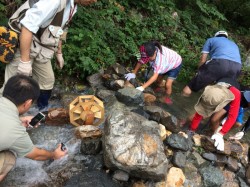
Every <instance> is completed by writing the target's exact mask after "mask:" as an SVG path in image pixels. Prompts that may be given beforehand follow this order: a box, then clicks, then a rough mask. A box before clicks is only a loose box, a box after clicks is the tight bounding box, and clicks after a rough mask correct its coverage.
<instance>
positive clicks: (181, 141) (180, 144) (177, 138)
mask: <svg viewBox="0 0 250 187" xmlns="http://www.w3.org/2000/svg"><path fill="white" fill-rule="evenodd" d="M164 143H166V144H168V145H170V146H171V147H173V148H175V149H180V150H182V151H188V149H189V145H188V141H187V139H186V138H184V137H183V136H181V135H179V134H171V135H170V136H169V137H167V139H166V140H165V141H164Z"/></svg>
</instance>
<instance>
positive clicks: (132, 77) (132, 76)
mask: <svg viewBox="0 0 250 187" xmlns="http://www.w3.org/2000/svg"><path fill="white" fill-rule="evenodd" d="M135 77H136V75H135V74H134V73H128V74H125V79H127V80H128V81H129V80H130V79H134V78H135Z"/></svg>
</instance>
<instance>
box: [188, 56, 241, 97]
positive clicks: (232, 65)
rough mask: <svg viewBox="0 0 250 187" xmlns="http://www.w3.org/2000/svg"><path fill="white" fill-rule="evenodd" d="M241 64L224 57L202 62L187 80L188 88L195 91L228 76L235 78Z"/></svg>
mask: <svg viewBox="0 0 250 187" xmlns="http://www.w3.org/2000/svg"><path fill="white" fill-rule="evenodd" d="M240 71H241V64H240V63H237V62H233V61H230V60H225V59H213V60H211V61H209V62H208V63H205V64H203V65H202V66H201V67H200V68H199V70H198V73H197V74H196V75H195V77H194V78H193V79H192V80H191V81H190V82H189V84H188V86H189V88H190V89H191V90H192V91H194V92H197V91H199V90H201V89H203V88H204V87H206V86H207V85H209V84H213V83H215V82H217V81H218V80H220V79H222V78H224V77H228V78H232V79H234V80H236V79H237V78H238V76H239V75H240Z"/></svg>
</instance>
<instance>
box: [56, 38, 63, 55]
mask: <svg viewBox="0 0 250 187" xmlns="http://www.w3.org/2000/svg"><path fill="white" fill-rule="evenodd" d="M61 53H62V40H59V43H58V49H57V54H61Z"/></svg>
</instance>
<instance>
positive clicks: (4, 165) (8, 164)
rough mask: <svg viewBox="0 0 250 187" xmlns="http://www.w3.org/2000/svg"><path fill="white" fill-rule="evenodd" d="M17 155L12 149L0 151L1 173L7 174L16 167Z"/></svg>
mask: <svg viewBox="0 0 250 187" xmlns="http://www.w3.org/2000/svg"><path fill="white" fill-rule="evenodd" d="M15 163H16V157H15V156H14V154H13V153H12V152H10V151H1V152H0V175H4V176H5V175H7V173H8V172H9V171H10V170H11V169H12V168H13V167H14V165H15Z"/></svg>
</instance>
